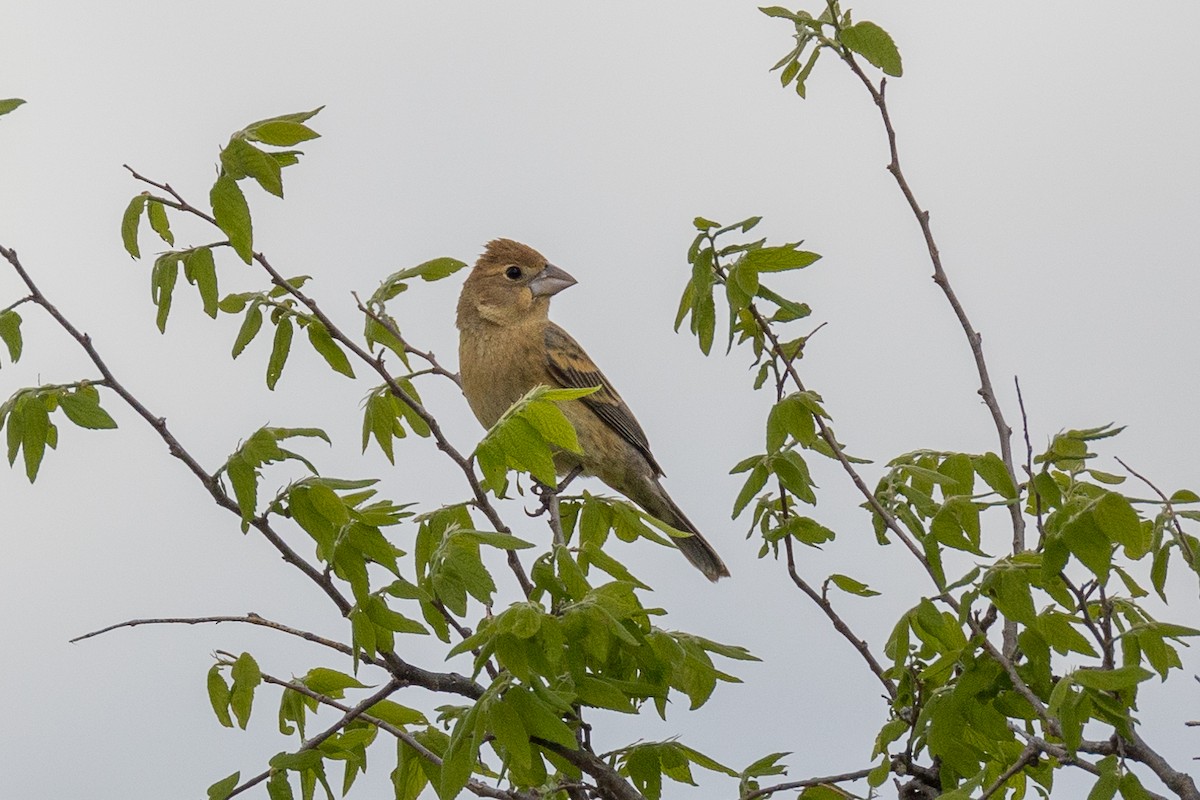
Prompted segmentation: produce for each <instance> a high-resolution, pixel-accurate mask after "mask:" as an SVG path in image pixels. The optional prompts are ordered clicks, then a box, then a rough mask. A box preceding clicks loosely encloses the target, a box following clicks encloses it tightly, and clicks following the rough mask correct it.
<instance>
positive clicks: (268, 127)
mask: <svg viewBox="0 0 1200 800" xmlns="http://www.w3.org/2000/svg"><path fill="white" fill-rule="evenodd" d="M320 136H321V134H319V133H317V132H316V131H314V130H313V129H312V128H310V127H308V126H307V125H305V124H303V123H300V122H294V121H292V120H286V119H268V120H264V121H262V122H259V123H256V124H255V125H252V126H250V127H248V128H246V138H247V139H250V140H251V141H255V142H262V143H263V144H269V145H272V146H274V147H292V146H293V145H297V144H300V143H301V142H307V141H308V140H310V139H317V138H319V137H320Z"/></svg>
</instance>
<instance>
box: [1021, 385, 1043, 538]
mask: <svg viewBox="0 0 1200 800" xmlns="http://www.w3.org/2000/svg"><path fill="white" fill-rule="evenodd" d="M1013 385H1014V386H1016V389H1017V406H1018V407H1019V408H1020V409H1021V430H1022V431H1023V432H1024V434H1025V475H1026V477H1028V478H1029V496H1030V498H1032V500H1033V510H1034V512H1035V514H1036V515H1037V529H1038V545H1037V546H1038V547H1039V548H1040V547H1041V546H1042V542H1043V541H1045V539H1046V528H1045V526H1044V524H1043V520H1042V496H1041V495H1040V494H1038V492H1037V488H1036V487H1035V486H1034V485H1033V444H1032V443H1031V442H1030V441H1029V416H1028V415H1027V414H1026V413H1025V396H1024V395H1023V394H1022V393H1021V379H1020V378H1018V377H1016V376H1015V375H1014V376H1013Z"/></svg>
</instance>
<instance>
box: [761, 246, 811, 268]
mask: <svg viewBox="0 0 1200 800" xmlns="http://www.w3.org/2000/svg"><path fill="white" fill-rule="evenodd" d="M820 257H821V256H819V255H817V254H816V253H810V252H809V251H807V250H796V249H795V248H793V247H791V246H787V245H784V246H781V247H761V248H759V249H758V250H751V251H750V252H748V253H746V255H745V256H744V257H743V258H742V262H741V263H742V265H743V267H744V268H747V269H753V270H754V271H755V272H783V271H785V270H790V269H801V268H803V267H807V266H808V265H809V264H812V263H813V262H815V261H817V260H818V259H819V258H820Z"/></svg>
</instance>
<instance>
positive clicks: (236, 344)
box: [233, 300, 263, 358]
mask: <svg viewBox="0 0 1200 800" xmlns="http://www.w3.org/2000/svg"><path fill="white" fill-rule="evenodd" d="M262 324H263V311H262V305H261V304H260V303H259V302H258V301H257V300H256V301H254V302H253V303H251V304H250V308H249V309H248V310H247V311H246V318H245V319H243V320H242V326H241V327H240V328H239V329H238V333H237V338H236V339H234V340H233V357H234V358H237V357H238V356H240V355H241V354H242V351H243V350H245V349H246V345H248V344H250V342H251V341H253V340H254V337H255V336H257V335H258V332H259V331H260V330H261V329H262Z"/></svg>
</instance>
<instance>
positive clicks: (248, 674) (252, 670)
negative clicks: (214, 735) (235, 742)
mask: <svg viewBox="0 0 1200 800" xmlns="http://www.w3.org/2000/svg"><path fill="white" fill-rule="evenodd" d="M230 675H231V677H232V678H233V687H232V688H231V689H230V691H229V707H230V708H231V709H233V716H234V717H235V718H236V719H237V724H238V727H240V728H241V729H242V730H245V729H246V723H247V722H248V721H249V720H250V709H251V707H252V706H253V704H254V690H255V689H256V688H257V687H258V685H259V684H260V683H262V673H261V672H260V671H259V669H258V662H256V661H255V660H254V657H253V656H251V655H250V654H249V653H242V654H241V655H240V656H238V658H237V660H236V661H234V662H233V666H232V667H231V669H230Z"/></svg>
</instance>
